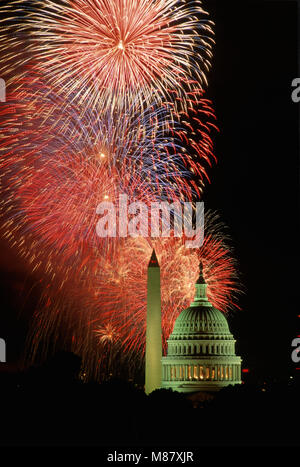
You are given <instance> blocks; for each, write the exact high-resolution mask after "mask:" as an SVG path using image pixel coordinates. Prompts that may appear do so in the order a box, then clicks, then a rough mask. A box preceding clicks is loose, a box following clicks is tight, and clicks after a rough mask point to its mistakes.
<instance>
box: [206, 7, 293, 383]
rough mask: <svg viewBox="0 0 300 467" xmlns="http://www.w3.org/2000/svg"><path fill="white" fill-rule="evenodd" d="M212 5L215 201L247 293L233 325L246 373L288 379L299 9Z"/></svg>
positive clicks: (211, 196) (211, 197)
mask: <svg viewBox="0 0 300 467" xmlns="http://www.w3.org/2000/svg"><path fill="white" fill-rule="evenodd" d="M205 4H207V5H208V6H209V9H210V11H211V14H212V17H213V19H214V21H215V23H216V49H215V57H214V67H213V71H212V73H211V77H210V90H211V95H212V98H213V100H214V102H215V105H216V111H217V116H218V122H219V127H220V129H221V134H220V136H219V137H218V139H217V145H216V153H217V157H218V159H219V163H218V167H217V169H214V171H213V174H212V175H213V179H212V184H211V186H210V187H209V189H208V190H207V195H206V201H207V205H209V207H213V208H215V209H218V210H219V211H220V213H221V214H222V218H223V220H224V221H225V222H226V223H227V224H228V226H229V227H230V231H231V235H232V237H233V240H234V245H235V248H236V256H237V258H238V260H239V262H240V271H241V274H242V279H243V283H244V285H245V287H246V294H245V296H244V297H243V298H242V299H241V306H242V308H243V311H242V312H240V313H236V315H235V316H234V317H233V318H232V320H231V327H232V330H233V331H234V334H235V336H236V338H237V341H238V345H237V348H238V351H239V352H240V353H241V355H242V358H243V360H244V365H245V366H250V368H251V367H253V368H254V369H255V371H256V372H258V373H259V374H266V375H267V374H270V375H276V374H277V373H278V374H279V375H284V374H285V373H286V372H288V371H290V370H289V369H290V368H293V367H295V364H293V363H292V362H291V358H290V349H291V340H292V338H294V337H296V335H298V334H300V319H299V318H297V315H298V314H300V313H299V311H300V310H299V286H298V282H299V272H298V259H299V246H298V245H299V151H298V141H299V139H298V135H299V120H298V115H299V104H295V103H293V102H292V100H291V89H292V88H291V82H292V80H293V79H294V78H295V77H297V76H298V74H297V2H292V1H291V2H289V1H277V2H272V1H265V2H264V1H240V2H232V1H223V2H222V1H207V2H205Z"/></svg>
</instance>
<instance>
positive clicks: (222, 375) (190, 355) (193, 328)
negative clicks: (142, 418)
mask: <svg viewBox="0 0 300 467" xmlns="http://www.w3.org/2000/svg"><path fill="white" fill-rule="evenodd" d="M206 288H207V284H206V282H205V280H204V277H203V272H202V264H200V276H199V279H198V281H197V283H196V294H195V298H194V301H193V303H191V305H190V306H189V308H187V309H186V310H184V311H182V313H181V314H180V315H179V316H178V318H177V320H176V322H175V325H174V329H173V332H172V334H171V335H170V337H169V339H168V341H167V342H168V352H167V356H166V357H162V381H161V387H162V388H171V389H173V390H175V391H179V392H185V393H191V392H198V391H209V392H210V391H213V392H214V391H218V390H220V389H221V388H222V387H224V386H228V385H230V384H231V385H234V384H240V383H241V358H240V357H237V356H236V355H235V340H234V338H233V336H232V334H231V333H230V330H229V327H228V323H227V320H226V318H225V316H224V315H223V313H222V312H221V311H219V310H217V309H216V308H214V307H213V306H212V304H211V303H210V302H209V301H208V299H207V295H206Z"/></svg>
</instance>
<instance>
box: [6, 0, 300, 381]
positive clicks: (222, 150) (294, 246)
mask: <svg viewBox="0 0 300 467" xmlns="http://www.w3.org/2000/svg"><path fill="white" fill-rule="evenodd" d="M203 3H204V7H205V8H206V9H207V10H208V11H210V13H211V17H212V19H213V20H214V21H215V23H216V28H215V30H216V47H215V50H214V59H213V69H212V71H211V73H210V75H209V83H210V86H209V96H210V97H211V98H212V99H213V101H214V104H215V108H216V112H217V117H218V125H219V128H220V130H221V132H220V135H219V136H218V137H217V138H216V155H217V157H218V160H219V162H218V165H217V166H216V167H214V168H213V170H212V171H211V174H210V175H211V178H212V184H211V185H210V186H209V187H208V189H207V191H206V197H205V201H206V207H209V208H212V209H216V210H218V211H219V213H220V214H221V216H222V219H223V221H224V222H225V223H226V224H227V225H228V226H229V229H230V233H231V236H232V238H233V243H234V246H235V252H236V257H237V259H238V261H239V265H240V266H239V267H240V273H241V276H242V281H243V284H244V287H245V289H246V293H245V295H244V296H243V297H242V298H241V300H240V305H241V307H242V311H241V312H237V313H236V314H235V315H234V316H232V317H231V318H230V325H231V329H232V331H233V333H234V335H235V337H236V339H237V351H238V353H239V354H240V355H241V356H242V358H243V365H244V366H246V367H250V369H251V371H252V372H253V374H257V375H264V376H268V375H269V376H276V375H278V376H279V377H281V376H284V375H286V374H288V372H290V371H291V370H292V369H293V367H295V364H293V363H292V361H291V357H290V354H291V341H292V339H293V338H294V337H296V335H298V334H300V319H299V318H297V315H298V314H300V310H299V305H298V303H299V292H298V291H299V286H298V281H299V273H298V258H299V248H298V244H299V151H298V129H299V121H298V115H299V113H298V112H299V105H300V104H295V103H293V102H292V100H291V89H292V88H291V82H292V80H293V79H294V78H295V77H297V75H298V72H297V2H293V1H291V2H290V1H282V2H281V1H276V2H273V1H250V0H243V1H241V0H240V1H235V2H233V1H230V0H205V1H204V2H203ZM0 105H1V104H0ZM0 248H1V250H0V252H1V259H0V279H1V284H0V300H1V313H0V337H4V338H5V339H6V340H7V346H8V348H7V352H8V359H9V360H10V362H14V361H17V360H18V359H19V358H20V356H21V355H22V352H23V347H24V339H25V336H26V331H27V324H26V323H27V319H28V316H30V313H31V312H32V309H33V306H32V304H33V303H34V300H35V297H36V296H37V294H36V293H35V292H33V293H31V296H32V298H31V299H28V300H27V301H26V302H25V304H24V299H23V298H22V296H21V295H19V294H20V292H21V291H22V290H25V291H26V293H27V294H28V293H29V290H30V288H31V287H32V285H33V284H34V283H35V280H36V278H32V277H28V276H27V273H26V267H25V265H24V264H23V263H22V261H21V260H19V259H18V258H17V257H16V255H15V254H14V253H13V252H12V251H10V250H9V249H8V247H7V245H6V244H5V242H3V241H1V243H0Z"/></svg>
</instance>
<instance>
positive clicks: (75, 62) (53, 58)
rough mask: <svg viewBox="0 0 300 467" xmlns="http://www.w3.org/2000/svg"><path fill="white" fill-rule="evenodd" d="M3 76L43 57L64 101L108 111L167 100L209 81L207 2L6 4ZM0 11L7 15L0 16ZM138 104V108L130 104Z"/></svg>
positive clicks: (18, 0) (183, 97) (182, 98)
mask: <svg viewBox="0 0 300 467" xmlns="http://www.w3.org/2000/svg"><path fill="white" fill-rule="evenodd" d="M1 11H2V15H3V14H5V16H4V18H3V19H2V23H3V27H2V30H3V36H2V39H1V40H0V52H2V56H3V60H2V70H3V71H2V72H3V73H4V74H7V75H8V76H10V74H11V71H12V70H13V71H14V78H12V79H11V81H12V82H18V81H19V79H20V76H19V75H18V74H17V75H16V73H15V71H16V67H17V66H19V67H21V68H22V66H23V65H24V63H30V62H31V60H32V59H37V60H38V62H39V67H40V70H41V72H42V73H43V74H44V77H45V78H46V77H47V79H48V82H49V83H51V86H52V87H55V88H56V91H57V92H60V93H62V94H64V96H65V99H67V100H69V101H72V100H73V99H76V101H77V102H79V103H81V104H84V105H85V106H86V107H88V108H94V107H95V106H97V107H98V108H99V107H101V108H102V109H107V108H110V109H111V108H112V107H117V108H118V107H119V105H121V107H122V106H124V103H126V102H128V101H129V102H131V101H132V96H134V99H135V100H136V96H138V102H139V106H138V108H141V107H149V105H151V103H152V102H153V101H155V102H157V103H158V104H159V105H160V104H161V103H165V102H168V101H172V102H174V103H175V104H176V107H180V108H183V109H185V111H186V109H187V107H188V104H187V99H188V97H187V92H196V93H197V92H198V91H197V90H199V89H200V90H201V89H202V87H203V84H206V76H205V75H206V73H207V71H208V70H209V68H210V59H211V56H212V52H211V49H212V44H213V39H212V37H213V31H212V25H213V23H212V22H211V21H210V20H209V19H208V18H207V17H208V14H207V13H206V12H205V11H204V10H203V8H202V7H201V2H200V1H191V2H189V3H188V2H185V1H178V0H151V1H149V0H111V1H106V0H60V1H52V0H43V1H25V2H24V0H15V1H12V2H11V3H10V5H9V6H7V7H2V10H1ZM1 11H0V13H1ZM130 105H132V104H130Z"/></svg>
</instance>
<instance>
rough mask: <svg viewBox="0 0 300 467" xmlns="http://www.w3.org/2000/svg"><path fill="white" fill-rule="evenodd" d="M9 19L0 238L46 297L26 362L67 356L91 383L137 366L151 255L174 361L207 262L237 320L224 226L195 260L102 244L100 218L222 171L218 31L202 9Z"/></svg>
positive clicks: (211, 220) (0, 47) (67, 8)
mask: <svg viewBox="0 0 300 467" xmlns="http://www.w3.org/2000/svg"><path fill="white" fill-rule="evenodd" d="M1 11H2V12H5V13H6V14H5V17H4V19H3V18H2V19H1V17H0V21H1V23H2V26H3V28H2V29H3V36H2V38H1V39H0V52H2V58H1V61H0V63H1V67H2V70H3V73H4V76H5V77H7V82H8V88H7V90H8V92H7V103H6V104H3V105H2V106H1V112H0V121H1V132H2V134H1V137H2V138H1V144H0V167H1V178H0V181H1V193H2V201H1V205H0V214H1V216H2V218H3V224H2V231H3V235H4V236H5V238H6V239H8V240H9V241H10V244H11V245H12V246H14V247H16V248H18V250H19V252H20V254H21V255H22V256H23V257H24V258H25V259H26V260H27V261H28V264H29V265H30V267H31V270H32V271H33V272H35V273H36V274H39V276H40V277H41V279H40V284H39V285H40V288H41V290H42V292H41V298H40V302H39V305H38V307H37V309H36V311H35V313H34V316H33V318H32V326H31V331H30V333H29V336H28V355H27V359H28V360H27V361H28V362H34V361H37V360H38V359H39V358H41V359H42V358H43V357H44V356H46V355H47V353H48V352H49V349H50V348H52V349H55V347H56V346H64V347H65V348H67V349H71V350H72V351H74V352H75V353H76V354H79V355H81V356H82V357H83V361H84V365H85V368H86V371H85V373H86V374H87V375H88V376H89V377H96V378H99V377H103V375H104V374H105V376H106V377H107V376H108V375H109V374H110V372H111V371H112V372H117V371H118V368H119V367H118V366H117V364H116V362H119V364H120V362H123V363H124V364H125V362H126V361H128V360H130V362H131V368H134V367H139V365H140V363H141V362H142V361H143V355H144V345H145V329H146V328H145V326H146V321H145V320H146V274H147V265H148V262H149V258H150V256H151V251H152V249H153V248H155V250H156V253H157V255H158V258H159V261H160V266H161V278H162V325H163V342H164V348H165V347H166V339H167V338H168V336H169V334H170V332H171V330H172V328H173V325H174V321H175V319H176V317H177V316H178V314H179V313H180V312H181V311H182V309H184V308H185V307H187V306H188V305H189V304H190V302H191V301H192V299H193V295H194V283H195V281H196V278H197V274H198V265H199V258H201V260H202V262H203V266H204V275H205V278H206V281H207V283H208V297H209V299H210V300H211V302H212V303H213V305H214V306H216V307H217V308H218V309H220V310H222V311H223V312H227V311H228V310H231V309H235V308H237V302H236V294H237V293H238V291H239V285H238V279H237V276H236V267H235V261H234V259H233V256H232V253H231V250H230V248H229V247H228V241H227V238H226V235H224V228H223V226H222V225H221V224H220V221H219V220H218V218H217V216H215V215H212V214H209V215H206V221H205V242H204V245H203V246H202V248H201V249H200V250H199V251H195V250H192V249H188V248H185V246H184V242H185V239H184V238H174V237H172V236H171V237H170V238H158V239H155V240H154V239H152V238H142V237H140V238H113V239H111V238H106V239H103V238H99V237H98V236H97V234H96V225H97V220H98V214H97V206H98V204H99V203H100V202H102V201H110V202H113V203H115V202H116V201H117V200H118V199H119V196H120V195H121V194H126V195H127V197H128V201H129V202H134V201H143V202H144V203H146V204H147V205H149V204H150V203H151V202H153V201H155V202H161V201H170V202H174V201H178V202H179V203H182V202H184V201H187V200H188V201H190V202H195V201H197V200H199V199H200V198H201V196H202V193H203V190H204V188H205V184H206V183H207V182H209V181H210V180H209V168H210V167H211V166H212V163H213V162H214V161H215V160H216V159H215V156H214V153H213V142H212V133H213V132H214V130H216V129H217V128H216V125H215V115H214V111H213V108H212V104H211V102H210V101H209V100H208V99H206V98H205V92H204V89H203V86H204V85H205V84H206V76H205V75H206V72H207V70H208V69H209V66H210V59H211V47H212V43H213V40H212V34H213V33H212V23H211V22H210V21H209V20H208V18H207V14H206V12H205V11H204V10H203V9H202V7H201V2H198V1H192V2H189V3H188V2H184V1H177V0H112V1H109V2H108V1H106V0H59V1H58V0H57V1H54V0H43V1H41V2H40V1H29V2H27V1H25V2H23V1H21V0H15V1H12V2H11V4H10V5H9V6H8V7H6V8H2V10H0V13H1ZM13 70H14V76H13V77H12V71H13ZM15 70H16V71H15Z"/></svg>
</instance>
